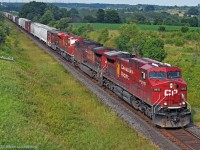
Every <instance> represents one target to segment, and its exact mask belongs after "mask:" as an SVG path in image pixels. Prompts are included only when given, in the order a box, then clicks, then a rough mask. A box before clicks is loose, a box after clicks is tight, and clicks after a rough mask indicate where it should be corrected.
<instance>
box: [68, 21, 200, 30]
mask: <svg viewBox="0 0 200 150" xmlns="http://www.w3.org/2000/svg"><path fill="white" fill-rule="evenodd" d="M86 24H88V23H71V25H74V26H75V27H81V26H84V25H86ZM90 24H91V25H92V26H93V28H94V29H95V30H100V29H105V28H107V29H109V30H119V29H120V27H121V26H122V25H123V24H109V23H90ZM137 26H138V28H140V29H142V30H158V28H159V26H160V25H143V24H138V25H137ZM165 27H166V30H167V31H176V30H180V29H181V26H165ZM189 28H190V29H191V30H196V29H200V28H199V27H189Z"/></svg>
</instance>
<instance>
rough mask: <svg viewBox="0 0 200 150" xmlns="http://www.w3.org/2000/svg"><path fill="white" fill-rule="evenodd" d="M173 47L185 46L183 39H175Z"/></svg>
mask: <svg viewBox="0 0 200 150" xmlns="http://www.w3.org/2000/svg"><path fill="white" fill-rule="evenodd" d="M174 44H175V46H179V47H180V46H183V45H184V44H185V40H183V39H178V38H177V39H176V40H175V42H174Z"/></svg>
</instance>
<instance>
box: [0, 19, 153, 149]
mask: <svg viewBox="0 0 200 150" xmlns="http://www.w3.org/2000/svg"><path fill="white" fill-rule="evenodd" d="M9 25H10V23H9ZM11 26H12V28H13V30H11V36H10V37H9V39H8V42H9V43H11V48H12V50H9V51H7V52H1V55H4V54H5V55H8V56H14V58H15V62H13V63H12V62H6V61H0V71H1V74H0V83H1V84H0V101H1V105H0V118H1V125H0V145H17V146H26V145H32V146H37V147H38V149H156V148H155V146H154V145H153V144H151V143H150V142H149V141H148V140H146V139H144V138H143V137H142V136H140V135H138V133H136V132H134V131H133V130H132V129H130V128H129V127H127V125H125V124H124V123H123V122H122V121H121V120H120V119H119V118H118V117H117V116H116V115H115V113H114V112H112V111H110V110H109V109H108V108H106V107H105V106H102V104H101V103H100V102H99V101H98V100H97V98H96V97H95V96H94V95H93V94H92V93H91V92H89V91H88V90H87V89H86V88H85V87H84V86H83V85H81V84H80V83H79V82H77V80H76V79H74V78H73V77H72V76H71V75H70V73H69V72H68V71H66V70H65V69H64V68H63V67H62V66H61V65H60V64H59V63H57V62H56V61H55V60H54V59H53V58H51V57H50V56H49V55H48V54H46V53H45V52H44V51H43V50H41V49H40V48H39V47H38V46H36V45H35V44H34V43H33V42H32V41H30V40H29V39H28V38H27V37H26V36H25V35H24V34H23V33H20V32H19V31H18V30H16V28H15V27H14V26H13V25H11ZM16 39H17V41H18V42H16Z"/></svg>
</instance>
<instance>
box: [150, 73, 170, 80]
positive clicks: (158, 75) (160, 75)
mask: <svg viewBox="0 0 200 150" xmlns="http://www.w3.org/2000/svg"><path fill="white" fill-rule="evenodd" d="M149 78H153V79H165V78H166V73H165V72H150V73H149Z"/></svg>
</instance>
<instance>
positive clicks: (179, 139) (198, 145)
mask: <svg viewBox="0 0 200 150" xmlns="http://www.w3.org/2000/svg"><path fill="white" fill-rule="evenodd" d="M19 29H20V30H21V31H22V32H24V33H25V34H27V35H28V36H29V38H30V39H31V40H33V41H34V42H35V43H36V44H37V45H38V46H39V47H41V48H42V49H44V50H45V51H46V52H47V53H49V54H50V55H51V56H52V57H54V58H55V59H56V60H57V61H59V62H60V63H61V64H62V65H63V66H64V67H65V68H68V69H70V72H71V71H72V70H73V71H75V72H76V73H72V72H71V73H72V74H73V75H75V74H77V72H79V73H80V74H81V76H82V77H84V78H87V80H88V81H89V80H90V81H91V78H89V76H87V75H86V74H85V73H83V72H82V71H81V70H80V69H75V68H74V66H73V65H72V64H71V63H69V62H67V61H66V60H64V58H63V57H62V56H60V55H58V54H57V53H55V51H53V50H50V48H49V47H47V46H46V45H45V44H44V43H42V42H39V40H37V39H36V38H35V37H33V36H32V35H30V34H28V33H27V32H25V31H24V30H22V29H21V28H19ZM76 78H77V77H76ZM79 80H80V78H79ZM81 82H82V81H81ZM92 83H93V84H94V85H91V84H92ZM92 83H88V84H90V86H95V85H96V86H98V82H97V81H96V80H92ZM99 88H100V87H99ZM89 89H91V90H92V89H93V87H89ZM101 89H102V90H103V91H104V92H106V93H107V94H109V95H110V96H111V97H112V100H113V99H114V100H115V101H116V102H117V103H115V104H114V105H115V106H113V107H110V108H111V109H114V110H115V111H116V109H117V108H118V107H120V110H123V109H124V111H125V110H126V111H125V113H126V114H123V113H118V112H116V113H117V114H118V115H119V116H120V117H121V118H122V119H124V120H125V121H126V122H127V123H128V125H129V126H131V127H132V128H135V129H136V130H137V131H141V132H142V133H143V134H144V135H145V136H147V137H148V138H149V139H150V140H152V141H153V142H154V143H155V144H156V145H158V146H159V148H161V149H170V150H172V149H184V150H199V149H200V135H199V136H198V135H197V134H196V133H195V130H197V131H198V132H199V133H200V130H199V129H198V128H197V127H194V128H195V130H194V131H193V129H191V130H188V129H187V128H185V129H161V128H158V127H156V126H155V124H153V122H152V120H151V119H149V118H148V117H146V116H145V115H144V114H142V113H141V112H139V111H137V110H135V109H134V108H133V107H131V106H130V105H129V104H127V103H126V102H124V101H122V100H121V99H120V98H119V97H118V96H117V95H115V94H114V93H112V92H111V91H110V90H108V89H106V88H105V87H101ZM97 92H100V91H97ZM95 94H96V95H97V97H101V96H98V94H97V93H95ZM104 94H105V93H104ZM105 95H106V94H105ZM107 97H109V96H107ZM108 99H109V98H108ZM102 102H103V103H104V104H106V105H108V106H109V105H110V104H108V102H104V101H102ZM115 107H117V108H115ZM122 112H123V111H122ZM125 115H128V116H131V117H130V118H128V119H133V120H132V121H130V120H128V119H127V118H126V117H127V116H125ZM135 115H136V116H139V117H140V118H139V119H138V118H135ZM138 122H139V124H140V123H141V126H143V128H142V127H140V125H138ZM144 122H145V123H146V124H143V123H144ZM133 124H135V125H136V127H135V126H134V125H133ZM148 125H150V127H149V126H148ZM138 126H139V127H138ZM141 128H142V129H141ZM146 132H148V133H146ZM145 133H146V134H145ZM158 133H160V134H161V136H160V135H159V134H158ZM162 135H163V136H164V137H165V138H163V136H162ZM163 140H165V141H163ZM170 141H171V142H172V143H170ZM173 143H175V144H173Z"/></svg>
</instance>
